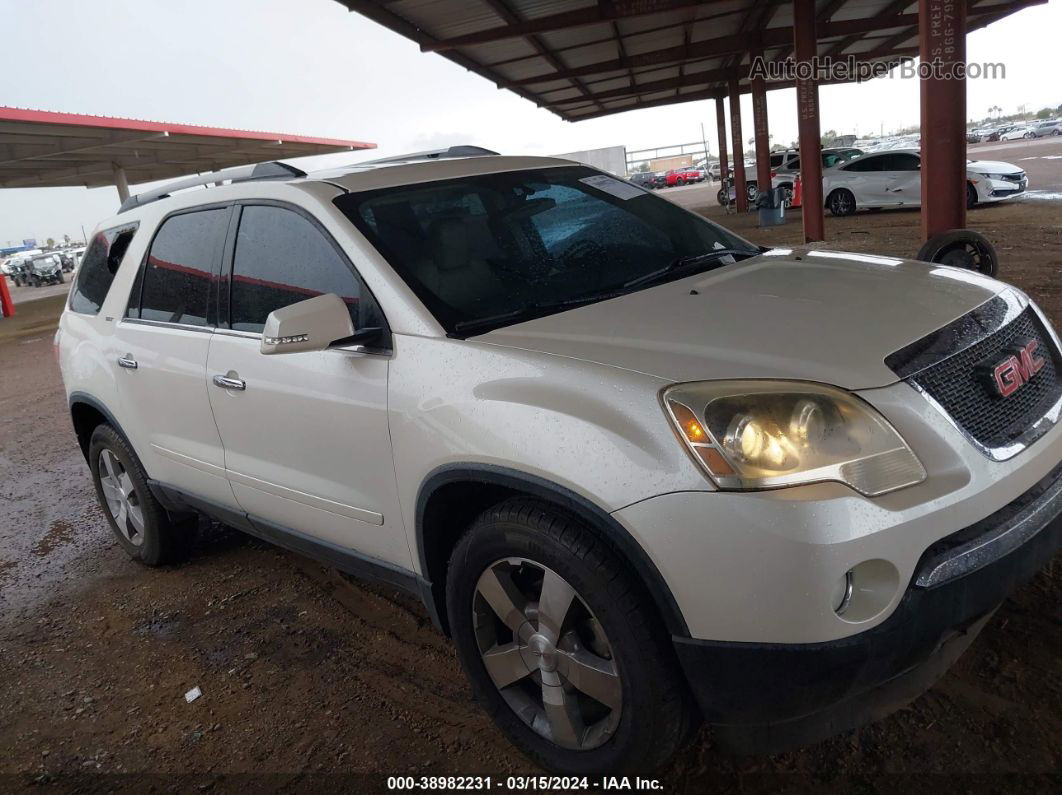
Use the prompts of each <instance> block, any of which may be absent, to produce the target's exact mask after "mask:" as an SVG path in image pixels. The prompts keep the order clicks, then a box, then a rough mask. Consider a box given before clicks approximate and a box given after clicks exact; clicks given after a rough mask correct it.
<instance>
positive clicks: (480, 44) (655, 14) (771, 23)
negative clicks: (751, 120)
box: [337, 0, 1046, 121]
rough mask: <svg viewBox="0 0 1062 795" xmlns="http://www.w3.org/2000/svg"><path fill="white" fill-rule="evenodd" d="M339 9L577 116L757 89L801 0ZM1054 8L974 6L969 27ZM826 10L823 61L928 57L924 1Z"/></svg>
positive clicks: (356, 5)
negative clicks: (762, 68)
mask: <svg viewBox="0 0 1062 795" xmlns="http://www.w3.org/2000/svg"><path fill="white" fill-rule="evenodd" d="M337 2H340V3H342V4H343V5H344V6H346V7H347V8H349V9H350V10H352V11H357V12H358V13H360V14H363V15H364V16H367V17H369V18H370V19H373V20H375V21H376V22H378V23H380V24H382V25H384V26H386V27H388V28H390V29H391V30H393V31H395V32H397V33H399V34H401V35H403V36H406V37H407V38H410V39H412V40H413V41H415V42H417V43H418V44H419V45H420V47H421V49H422V50H424V51H428V52H438V53H439V54H440V55H443V56H444V57H446V58H449V59H450V60H452V61H454V62H455V63H457V64H460V65H461V66H464V67H465V68H467V69H469V70H471V71H473V72H475V73H477V74H479V75H482V76H483V77H485V78H487V79H489V80H491V81H493V82H495V83H496V84H497V85H498V86H499V87H500V88H506V89H509V90H511V91H514V92H515V93H517V94H519V95H520V96H522V97H525V98H526V99H529V100H531V101H532V102H534V103H535V104H537V105H540V106H542V107H544V108H547V109H549V110H551V111H553V112H554V113H556V114H557V115H558V116H560V117H561V118H563V119H567V120H569V121H579V120H580V119H592V118H595V117H599V116H605V115H608V114H611V113H622V112H623V111H627V110H635V109H638V108H649V107H654V106H659V105H670V104H674V103H677V102H690V101H694V100H701V99H712V98H715V97H720V96H726V95H727V93H728V90H727V85H728V82H730V81H734V80H736V81H738V90H739V91H741V92H747V91H749V90H750V84H749V80H748V75H749V69H750V64H751V58H752V57H754V55H755V54H757V53H758V52H760V51H761V50H762V52H763V54H764V58H765V59H766V60H769V61H770V60H782V59H785V58H787V57H789V56H791V55H792V52H793V4H792V2H790V0H700V1H699V2H691V1H690V0H337ZM1043 2H1046V0H967V8H968V10H967V26H966V30H967V32H969V31H972V30H976V29H978V28H982V27H984V26H986V25H989V24H991V23H992V22H995V21H997V20H999V19H1002V18H1003V17H1005V16H1007V15H1009V14H1012V13H1014V12H1015V11H1018V10H1020V9H1022V8H1025V7H1028V6H1031V5H1039V4H1041V3H1043ZM815 15H816V28H817V31H816V33H817V35H816V38H817V42H818V54H819V55H822V56H825V55H829V56H831V57H833V58H835V59H836V58H844V57H847V56H849V55H852V56H854V57H855V58H856V59H857V60H859V61H863V62H878V61H885V62H891V63H895V62H898V61H900V60H902V59H904V58H908V57H913V56H915V55H917V54H918V3H917V0H816V3H815ZM820 82H823V81H820ZM827 82H828V81H827ZM791 85H792V83H791V82H788V83H777V82H776V83H768V85H767V87H768V88H783V87H789V86H791Z"/></svg>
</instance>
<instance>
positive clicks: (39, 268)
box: [25, 253, 66, 287]
mask: <svg viewBox="0 0 1062 795" xmlns="http://www.w3.org/2000/svg"><path fill="white" fill-rule="evenodd" d="M25 262H26V265H27V268H28V270H27V278H28V283H29V284H30V285H31V286H33V287H42V286H44V285H45V284H62V283H63V282H65V281H66V279H65V278H64V276H63V261H62V259H60V257H59V255H58V254H55V253H45V254H37V255H36V256H33V257H28V258H27V259H26V260H25Z"/></svg>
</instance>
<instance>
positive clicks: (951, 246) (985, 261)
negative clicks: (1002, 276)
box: [915, 229, 999, 278]
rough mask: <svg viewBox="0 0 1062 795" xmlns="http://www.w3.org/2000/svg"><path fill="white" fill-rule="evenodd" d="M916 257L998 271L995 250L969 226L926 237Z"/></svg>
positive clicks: (989, 273)
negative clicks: (928, 238) (929, 237)
mask: <svg viewBox="0 0 1062 795" xmlns="http://www.w3.org/2000/svg"><path fill="white" fill-rule="evenodd" d="M915 259H920V260H923V261H924V262H935V263H938V264H940V265H951V266H952V267H955V268H964V269H966V270H971V271H976V272H977V273H981V274H984V275H985V276H991V277H992V278H995V277H996V276H997V275H998V273H999V258H998V257H997V256H996V250H995V248H993V247H992V244H991V243H989V242H988V239H987V238H985V236H984V235H981V234H979V233H977V232H974V231H972V230H970V229H954V230H952V231H951V232H943V233H942V234H939V235H937V236H936V237H934V238H931V239H930V240H928V241H926V244H925V245H924V246H922V248H921V249H919V251H918V254H917V255H916V256H915Z"/></svg>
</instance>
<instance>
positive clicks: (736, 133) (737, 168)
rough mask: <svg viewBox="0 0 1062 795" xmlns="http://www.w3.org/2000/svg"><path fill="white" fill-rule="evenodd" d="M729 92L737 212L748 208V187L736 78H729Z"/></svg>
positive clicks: (739, 94)
mask: <svg viewBox="0 0 1062 795" xmlns="http://www.w3.org/2000/svg"><path fill="white" fill-rule="evenodd" d="M727 90H728V92H729V94H730V141H731V144H732V146H733V150H732V151H733V153H734V190H735V191H736V192H737V209H738V212H742V213H743V212H745V211H746V210H747V209H748V208H749V196H748V188H747V187H746V185H745V145H744V143H743V141H742V140H741V92H740V91H739V90H738V84H737V81H736V80H731V81H730V85H729V88H728V89H727Z"/></svg>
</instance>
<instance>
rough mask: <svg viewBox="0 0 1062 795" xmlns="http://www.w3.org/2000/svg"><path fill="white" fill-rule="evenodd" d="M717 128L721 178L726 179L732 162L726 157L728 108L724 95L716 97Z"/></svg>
mask: <svg viewBox="0 0 1062 795" xmlns="http://www.w3.org/2000/svg"><path fill="white" fill-rule="evenodd" d="M715 128H716V132H717V133H718V134H719V180H720V181H722V180H725V179H726V177H727V174H726V172H727V171H728V170H729V168H730V164H729V162H728V161H727V158H726V109H725V105H724V103H723V98H722V97H716V98H715Z"/></svg>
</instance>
